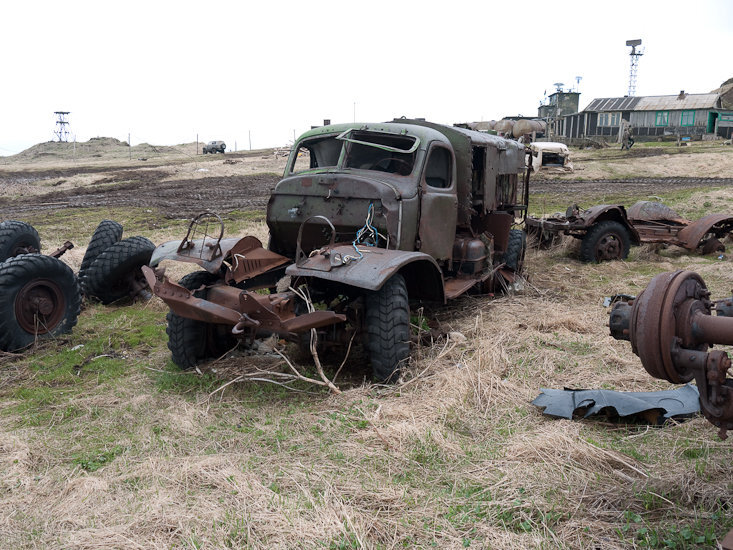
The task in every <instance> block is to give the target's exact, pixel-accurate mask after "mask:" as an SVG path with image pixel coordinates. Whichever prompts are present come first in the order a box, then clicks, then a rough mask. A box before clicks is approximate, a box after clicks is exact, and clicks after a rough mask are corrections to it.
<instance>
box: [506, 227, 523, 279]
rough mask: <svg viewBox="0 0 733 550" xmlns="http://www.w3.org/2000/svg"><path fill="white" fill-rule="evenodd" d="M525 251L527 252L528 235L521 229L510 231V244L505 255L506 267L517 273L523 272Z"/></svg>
mask: <svg viewBox="0 0 733 550" xmlns="http://www.w3.org/2000/svg"><path fill="white" fill-rule="evenodd" d="M525 250H527V234H526V233H525V232H524V231H522V230H521V229H512V230H511V231H509V244H508V245H507V247H506V252H505V253H504V265H506V266H507V267H508V268H509V269H511V270H512V271H514V272H515V273H519V272H520V271H522V268H523V267H524V252H525Z"/></svg>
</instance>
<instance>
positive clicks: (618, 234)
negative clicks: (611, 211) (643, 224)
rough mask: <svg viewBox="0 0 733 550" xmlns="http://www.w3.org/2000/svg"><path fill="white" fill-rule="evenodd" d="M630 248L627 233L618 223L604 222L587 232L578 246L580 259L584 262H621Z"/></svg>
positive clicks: (629, 239)
mask: <svg viewBox="0 0 733 550" xmlns="http://www.w3.org/2000/svg"><path fill="white" fill-rule="evenodd" d="M630 248H631V238H630V237H629V231H628V229H626V228H625V227H624V226H623V225H622V224H620V223H619V222H614V221H605V222H600V223H597V224H595V225H594V226H593V227H591V228H590V229H589V230H588V233H586V235H585V237H583V240H582V242H581V244H580V259H581V260H582V261H584V262H604V261H608V260H623V259H624V258H626V257H628V255H629V249H630Z"/></svg>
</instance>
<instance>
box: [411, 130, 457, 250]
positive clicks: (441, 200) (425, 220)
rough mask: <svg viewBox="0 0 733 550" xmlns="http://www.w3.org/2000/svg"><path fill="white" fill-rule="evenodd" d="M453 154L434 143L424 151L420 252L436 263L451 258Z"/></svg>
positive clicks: (454, 202) (454, 207) (454, 205)
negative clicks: (425, 152) (425, 153)
mask: <svg viewBox="0 0 733 550" xmlns="http://www.w3.org/2000/svg"><path fill="white" fill-rule="evenodd" d="M455 173H456V171H455V161H454V159H453V152H452V151H451V150H450V149H448V148H447V147H446V146H444V145H441V144H437V143H434V144H432V145H431V147H430V150H429V151H428V160H427V162H426V163H425V169H424V170H423V175H422V179H421V181H420V187H421V192H422V198H421V201H420V226H419V237H420V252H425V253H426V254H430V255H431V256H432V257H433V258H435V259H436V260H449V259H451V258H452V257H453V241H454V240H455V236H456V220H457V217H458V200H457V198H456V181H455V180H456V176H455Z"/></svg>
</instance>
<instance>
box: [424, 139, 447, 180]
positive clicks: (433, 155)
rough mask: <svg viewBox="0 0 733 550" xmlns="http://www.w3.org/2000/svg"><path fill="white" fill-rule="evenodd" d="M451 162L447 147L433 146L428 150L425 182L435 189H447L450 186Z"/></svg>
mask: <svg viewBox="0 0 733 550" xmlns="http://www.w3.org/2000/svg"><path fill="white" fill-rule="evenodd" d="M452 173H453V163H452V159H451V154H450V151H448V149H444V148H443V147H434V148H433V150H432V151H430V157H429V158H428V163H427V165H426V166H425V183H427V184H428V185H429V186H430V187H435V188H437V189H447V188H449V187H450V186H451V174H452Z"/></svg>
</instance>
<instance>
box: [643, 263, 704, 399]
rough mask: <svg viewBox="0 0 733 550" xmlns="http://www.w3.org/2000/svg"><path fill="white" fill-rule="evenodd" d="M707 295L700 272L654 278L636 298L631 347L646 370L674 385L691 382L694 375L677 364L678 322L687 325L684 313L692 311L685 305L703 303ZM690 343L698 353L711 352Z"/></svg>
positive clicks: (679, 273)
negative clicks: (693, 302) (675, 351)
mask: <svg viewBox="0 0 733 550" xmlns="http://www.w3.org/2000/svg"><path fill="white" fill-rule="evenodd" d="M706 292H707V289H706V288H705V283H704V282H703V281H702V279H701V278H700V276H699V275H698V274H697V273H692V272H690V271H673V272H670V273H662V274H660V275H657V276H656V277H654V278H653V279H652V280H651V282H650V283H649V285H648V286H647V287H646V289H644V291H643V292H642V293H641V294H640V295H639V296H638V298H637V299H636V303H635V304H634V311H633V313H632V318H631V330H630V336H631V345H632V348H633V350H634V352H635V353H636V354H637V355H638V356H639V358H640V359H641V363H642V365H643V366H644V368H645V369H646V371H647V372H648V373H649V374H651V375H652V376H654V377H655V378H660V379H662V380H667V381H669V382H672V383H675V384H682V383H684V382H689V381H690V380H692V378H693V376H694V372H693V371H691V370H688V369H686V368H682V367H681V366H680V365H675V361H674V359H673V357H672V350H673V344H674V343H675V341H676V339H677V330H676V329H677V324H678V321H679V322H680V323H682V324H684V319H682V317H683V314H682V313H683V312H684V311H686V310H687V309H689V307H688V308H685V307H683V306H684V305H685V304H688V305H689V304H690V303H691V302H692V301H697V300H700V298H702V297H704V296H705V293H706ZM708 313H709V310H708ZM678 317H679V318H680V319H678ZM682 341H683V338H679V342H680V343H682ZM686 343H687V342H686ZM687 344H688V346H690V347H689V348H688V349H694V350H696V351H701V352H704V351H707V349H708V346H707V344H698V345H695V344H694V343H692V342H689V343H687Z"/></svg>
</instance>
